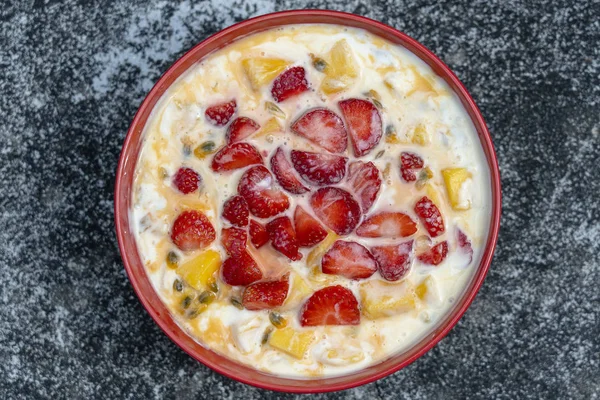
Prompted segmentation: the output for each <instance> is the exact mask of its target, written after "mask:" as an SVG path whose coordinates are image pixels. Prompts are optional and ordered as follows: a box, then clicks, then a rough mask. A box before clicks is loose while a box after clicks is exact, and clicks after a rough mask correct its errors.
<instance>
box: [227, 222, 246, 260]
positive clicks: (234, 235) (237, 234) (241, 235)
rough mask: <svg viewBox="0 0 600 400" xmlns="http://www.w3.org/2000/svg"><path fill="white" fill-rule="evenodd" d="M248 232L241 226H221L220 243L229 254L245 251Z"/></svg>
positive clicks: (234, 254) (233, 254)
mask: <svg viewBox="0 0 600 400" xmlns="http://www.w3.org/2000/svg"><path fill="white" fill-rule="evenodd" d="M247 241H248V234H247V233H246V230H245V229H241V228H223V229H222V230H221V243H222V244H223V247H224V248H225V251H226V252H227V254H229V255H230V256H236V255H239V254H241V253H244V252H245V251H246V243H247Z"/></svg>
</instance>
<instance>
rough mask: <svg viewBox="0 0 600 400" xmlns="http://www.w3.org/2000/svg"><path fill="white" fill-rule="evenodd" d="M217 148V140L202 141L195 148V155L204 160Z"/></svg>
mask: <svg viewBox="0 0 600 400" xmlns="http://www.w3.org/2000/svg"><path fill="white" fill-rule="evenodd" d="M216 149H217V146H216V145H215V142H213V141H212V140H207V141H206V142H202V143H200V144H199V145H198V147H196V148H195V149H194V155H195V156H196V158H197V159H199V160H204V158H205V157H206V156H208V155H210V154H213V153H214V152H215V151H217V150H216Z"/></svg>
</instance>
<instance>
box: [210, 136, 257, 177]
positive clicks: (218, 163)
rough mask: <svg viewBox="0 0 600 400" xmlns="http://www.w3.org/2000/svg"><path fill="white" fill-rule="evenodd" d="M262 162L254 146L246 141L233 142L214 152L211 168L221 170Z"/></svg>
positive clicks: (216, 170)
mask: <svg viewBox="0 0 600 400" xmlns="http://www.w3.org/2000/svg"><path fill="white" fill-rule="evenodd" d="M262 163H263V159H262V156H261V155H260V153H259V152H258V150H256V147H254V146H252V145H250V144H248V143H233V144H229V145H226V146H225V147H223V148H222V149H221V150H219V151H218V152H217V154H215V156H214V157H213V160H212V164H211V168H212V170H213V171H215V172H222V171H232V170H234V169H238V168H244V167H247V166H248V165H254V164H262Z"/></svg>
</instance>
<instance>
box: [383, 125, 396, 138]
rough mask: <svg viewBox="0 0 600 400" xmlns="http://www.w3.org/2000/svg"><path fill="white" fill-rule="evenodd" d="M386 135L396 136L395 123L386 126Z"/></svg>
mask: <svg viewBox="0 0 600 400" xmlns="http://www.w3.org/2000/svg"><path fill="white" fill-rule="evenodd" d="M385 135H386V136H396V128H394V125H388V126H387V127H386V128H385Z"/></svg>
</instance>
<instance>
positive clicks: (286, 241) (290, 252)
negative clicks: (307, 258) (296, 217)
mask: <svg viewBox="0 0 600 400" xmlns="http://www.w3.org/2000/svg"><path fill="white" fill-rule="evenodd" d="M267 232H269V238H270V239H271V245H272V246H273V248H274V249H275V250H277V251H278V252H280V253H281V254H283V255H284V256H286V257H287V258H289V259H290V260H292V261H298V260H300V259H301V258H302V254H301V253H300V252H299V251H298V241H297V240H296V232H294V226H293V225H292V221H291V220H290V219H289V218H288V217H279V218H275V219H274V220H273V221H271V222H269V223H268V224H267Z"/></svg>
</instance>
